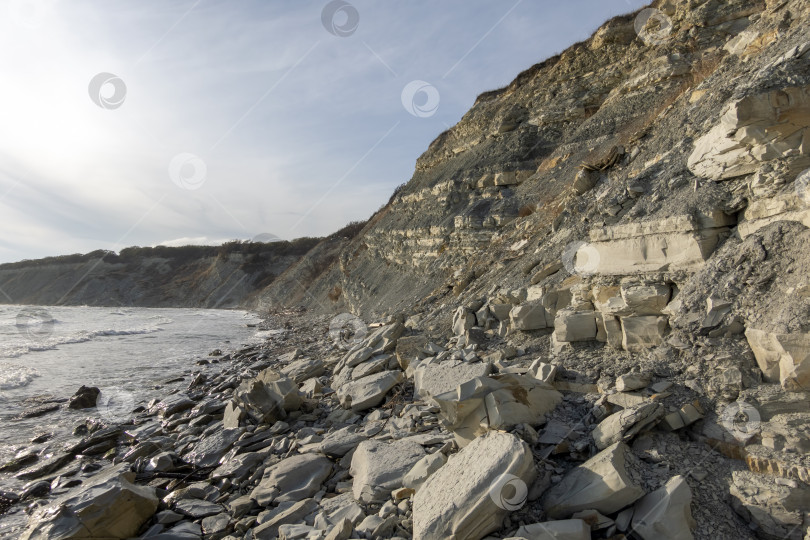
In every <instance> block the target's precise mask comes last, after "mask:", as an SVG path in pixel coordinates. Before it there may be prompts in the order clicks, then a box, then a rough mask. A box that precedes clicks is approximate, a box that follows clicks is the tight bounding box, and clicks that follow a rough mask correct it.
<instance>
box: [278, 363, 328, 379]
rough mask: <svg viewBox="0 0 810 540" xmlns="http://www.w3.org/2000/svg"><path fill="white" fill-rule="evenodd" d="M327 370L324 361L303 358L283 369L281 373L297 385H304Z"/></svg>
mask: <svg viewBox="0 0 810 540" xmlns="http://www.w3.org/2000/svg"><path fill="white" fill-rule="evenodd" d="M325 369H326V367H325V365H324V363H323V360H319V359H317V358H302V359H300V360H296V361H295V362H293V363H292V364H290V365H288V366H287V367H285V368H282V369H281V373H282V374H283V375H285V376H286V377H289V378H290V379H292V380H293V381H295V382H296V383H299V384H300V383H302V382H304V381H305V380H307V379H310V378H312V377H317V376H319V375H322V374H323V372H324V370H325Z"/></svg>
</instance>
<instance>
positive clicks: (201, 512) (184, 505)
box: [174, 499, 222, 519]
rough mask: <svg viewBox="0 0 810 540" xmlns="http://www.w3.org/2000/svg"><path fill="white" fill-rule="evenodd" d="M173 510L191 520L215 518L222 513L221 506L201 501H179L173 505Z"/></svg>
mask: <svg viewBox="0 0 810 540" xmlns="http://www.w3.org/2000/svg"><path fill="white" fill-rule="evenodd" d="M174 509H175V510H176V511H177V512H179V513H181V514H183V515H184V516H188V517H190V518H192V519H202V518H206V517H208V516H215V515H217V514H219V513H221V512H222V506H220V505H218V504H215V503H212V502H209V501H204V500H201V499H180V500H178V501H176V502H175V503H174Z"/></svg>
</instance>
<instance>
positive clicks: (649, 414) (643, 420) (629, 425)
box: [591, 403, 664, 450]
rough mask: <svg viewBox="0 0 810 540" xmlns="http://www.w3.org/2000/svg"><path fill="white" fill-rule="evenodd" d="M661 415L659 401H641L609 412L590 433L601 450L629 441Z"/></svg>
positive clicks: (661, 410) (662, 411) (662, 409)
mask: <svg viewBox="0 0 810 540" xmlns="http://www.w3.org/2000/svg"><path fill="white" fill-rule="evenodd" d="M663 416H664V406H663V405H661V404H660V403H642V404H641V405H638V406H636V407H631V408H628V409H624V410H621V411H619V412H617V413H614V414H611V415H610V416H608V417H607V418H605V419H604V420H602V422H600V423H599V425H598V426H596V428H594V430H593V431H592V432H591V435H592V436H593V441H594V443H595V444H596V447H597V448H598V449H600V450H602V449H604V448H607V447H608V446H610V445H611V444H614V443H617V442H619V441H624V442H627V441H629V440H630V439H632V438H633V437H635V436H636V434H638V433H640V432H641V431H642V430H644V429H646V428H649V427H652V426H653V425H654V424H655V423H656V422H658V420H660V419H661V418H662V417H663Z"/></svg>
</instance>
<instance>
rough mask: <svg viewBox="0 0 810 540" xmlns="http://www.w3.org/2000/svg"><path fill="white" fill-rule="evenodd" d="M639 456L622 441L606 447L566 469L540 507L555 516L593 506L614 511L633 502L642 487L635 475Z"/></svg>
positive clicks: (599, 509)
mask: <svg viewBox="0 0 810 540" xmlns="http://www.w3.org/2000/svg"><path fill="white" fill-rule="evenodd" d="M638 467H639V464H638V460H637V459H636V458H635V457H634V456H633V455H632V453H631V452H630V449H629V448H628V447H627V445H626V444H624V443H621V442H619V443H616V444H614V445H612V446H609V447H608V448H605V449H604V450H602V451H601V452H599V453H598V454H596V455H595V456H594V457H592V458H591V459H589V460H588V461H586V462H585V463H583V464H582V465H579V466H578V467H575V468H574V469H572V470H571V471H569V472H568V473H567V474H566V475H565V477H564V478H563V479H562V481H561V482H560V483H559V484H557V485H555V486H554V487H552V488H551V489H550V490H549V491H547V492H546V494H545V497H544V499H543V508H544V510H545V511H546V514H547V515H548V516H549V517H551V518H555V519H561V518H566V517H569V516H571V515H572V514H573V513H574V512H578V511H580V510H589V509H594V510H598V511H599V512H601V513H603V514H613V513H615V512H618V511H619V510H621V509H622V508H624V507H625V506H628V505H630V504H632V503H634V502H635V501H636V500H638V499H639V498H641V497H642V496H643V495H644V490H643V489H641V487H640V486H639V485H638V482H637V481H636V480H635V479H634V474H637V473H636V471H634V469H636V468H638Z"/></svg>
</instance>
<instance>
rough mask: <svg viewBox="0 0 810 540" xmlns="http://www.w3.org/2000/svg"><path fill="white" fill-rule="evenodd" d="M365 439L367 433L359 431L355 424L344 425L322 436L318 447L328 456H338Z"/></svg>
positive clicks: (341, 455)
mask: <svg viewBox="0 0 810 540" xmlns="http://www.w3.org/2000/svg"><path fill="white" fill-rule="evenodd" d="M366 439H368V434H366V433H365V432H363V431H359V430H358V428H357V426H346V427H343V428H340V429H338V430H337V431H333V432H331V433H329V434H328V435H327V436H326V437H324V438H323V441H321V444H320V446H319V448H318V449H319V450H320V451H321V452H323V453H324V454H325V455H327V456H329V457H333V458H339V457H343V456H345V455H346V454H348V453H349V450H352V449H354V448H355V447H356V446H357V445H358V444H360V443H361V442H363V441H365V440H366Z"/></svg>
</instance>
